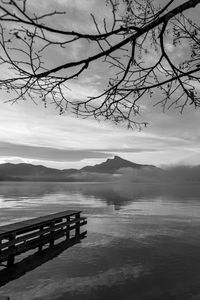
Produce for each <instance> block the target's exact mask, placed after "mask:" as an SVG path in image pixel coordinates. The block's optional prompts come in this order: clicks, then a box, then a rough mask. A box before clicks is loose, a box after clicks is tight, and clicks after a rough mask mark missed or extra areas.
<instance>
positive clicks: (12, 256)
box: [7, 233, 15, 267]
mask: <svg viewBox="0 0 200 300" xmlns="http://www.w3.org/2000/svg"><path fill="white" fill-rule="evenodd" d="M14 239H15V233H12V234H11V235H10V236H9V242H11V241H13V240H14ZM8 249H9V250H10V251H11V254H10V255H9V256H8V260H7V267H11V266H13V265H14V263H15V254H14V250H15V246H14V245H12V246H10V247H9V248H8ZM12 252H13V253H12Z"/></svg>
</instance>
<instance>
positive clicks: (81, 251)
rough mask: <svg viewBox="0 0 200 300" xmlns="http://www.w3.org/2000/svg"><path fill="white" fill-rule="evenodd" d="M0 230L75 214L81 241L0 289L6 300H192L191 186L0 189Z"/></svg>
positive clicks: (197, 219)
mask: <svg viewBox="0 0 200 300" xmlns="http://www.w3.org/2000/svg"><path fill="white" fill-rule="evenodd" d="M0 195H1V196H0V199H1V202H0V206H1V210H0V223H4V222H12V221H13V220H16V219H19V220H21V219H24V218H30V217H36V216H40V215H42V214H48V213H51V212H55V211H62V209H63V210H66V209H77V208H79V209H80V210H82V211H83V212H84V214H85V215H86V216H87V217H88V226H87V229H88V237H87V239H85V240H84V241H82V243H81V244H80V245H79V244H78V245H76V246H75V247H72V248H70V249H68V250H67V251H63V252H62V253H61V254H59V255H58V256H57V257H56V259H54V260H51V261H48V263H45V264H43V265H41V267H39V268H36V269H34V270H33V271H31V272H29V273H27V274H26V275H24V276H23V277H21V278H18V279H17V280H14V281H12V282H10V283H8V284H7V285H5V286H4V287H2V288H1V291H0V295H3V294H4V295H9V296H10V297H11V300H14V299H15V300H33V299H35V300H36V299H37V300H39V299H41V300H50V299H51V300H55V299H56V300H63V299H68V300H94V299H95V300H101V299H104V300H110V299H115V300H132V299H134V300H147V299H148V300H154V299H159V300H163V299H166V300H169V299H185V300H186V299H187V300H188V299H190V300H194V299H195V300H196V299H199V297H200V287H199V281H200V273H199V269H200V256H199V251H200V187H199V186H198V184H184V185H181V184H174V185H169V184H166V185H161V184H158V183H153V184H141V183H138V184H134V183H129V184H126V183H123V184H122V183H119V182H118V183H55V184H54V183H53V184H52V183H30V182H28V183H21V182H20V183H1V184H0Z"/></svg>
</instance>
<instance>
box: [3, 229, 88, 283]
mask: <svg viewBox="0 0 200 300" xmlns="http://www.w3.org/2000/svg"><path fill="white" fill-rule="evenodd" d="M86 234H87V232H86V231H85V232H84V233H82V234H81V235H80V236H79V238H72V239H70V241H66V240H65V241H62V242H59V243H57V244H55V245H53V246H50V247H48V248H46V249H44V250H42V251H39V252H36V253H34V254H31V255H29V256H28V257H26V258H24V259H23V260H22V261H20V262H18V263H15V264H14V266H12V267H8V268H3V269H2V270H0V287H1V286H3V285H5V284H7V283H8V282H10V281H12V280H16V279H18V278H20V277H21V276H23V275H25V274H26V273H27V272H30V271H33V270H34V269H36V268H37V267H39V266H41V265H43V264H44V263H46V262H47V261H49V260H51V259H53V258H55V257H57V256H58V255H60V254H61V253H62V252H63V251H65V250H67V249H68V248H71V247H72V246H74V245H76V244H79V243H80V242H81V240H83V239H84V238H86Z"/></svg>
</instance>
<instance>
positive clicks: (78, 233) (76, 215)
mask: <svg viewBox="0 0 200 300" xmlns="http://www.w3.org/2000/svg"><path fill="white" fill-rule="evenodd" d="M77 219H80V212H79V213H76V214H75V221H76V220H77ZM78 235H80V221H78V222H76V230H75V236H78Z"/></svg>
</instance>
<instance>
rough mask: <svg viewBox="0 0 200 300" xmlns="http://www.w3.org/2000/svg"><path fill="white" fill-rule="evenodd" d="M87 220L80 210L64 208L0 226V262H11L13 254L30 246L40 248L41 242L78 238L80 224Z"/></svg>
mask: <svg viewBox="0 0 200 300" xmlns="http://www.w3.org/2000/svg"><path fill="white" fill-rule="evenodd" d="M85 224H87V220H86V218H85V217H81V211H72V210H68V211H64V212H60V213H55V214H51V215H47V216H43V217H39V218H34V219H30V220H27V221H22V222H18V223H14V224H9V225H5V226H1V227H0V264H1V265H2V264H3V263H5V262H6V265H5V266H7V267H10V266H13V265H14V262H15V257H16V256H17V255H20V254H22V253H24V252H26V251H29V250H31V249H35V248H38V251H42V248H43V247H44V246H45V245H48V244H49V246H50V247H52V246H54V242H55V241H56V240H58V239H60V238H63V237H65V239H66V240H67V241H69V242H70V241H71V240H74V239H77V240H78V239H79V238H82V236H83V235H85V234H86V233H87V232H86V231H84V232H82V233H81V227H82V226H83V225H85Z"/></svg>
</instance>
